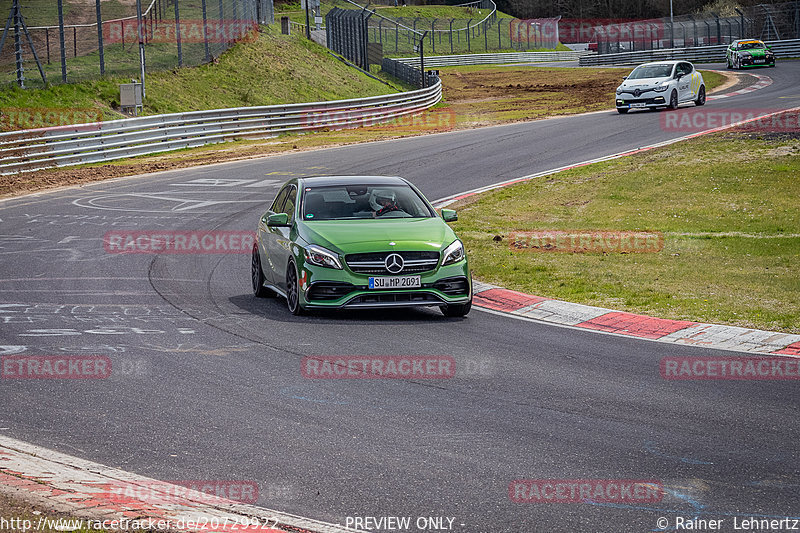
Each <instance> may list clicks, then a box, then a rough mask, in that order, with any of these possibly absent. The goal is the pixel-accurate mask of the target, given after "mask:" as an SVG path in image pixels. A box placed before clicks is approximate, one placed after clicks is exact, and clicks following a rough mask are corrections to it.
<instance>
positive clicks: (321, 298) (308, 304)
mask: <svg viewBox="0 0 800 533" xmlns="http://www.w3.org/2000/svg"><path fill="white" fill-rule="evenodd" d="M303 270H304V271H305V283H301V287H300V303H301V305H302V306H303V307H304V308H306V309H342V308H391V307H419V306H444V305H451V304H465V303H467V302H469V301H470V300H471V299H472V278H471V276H470V274H469V265H468V263H467V260H464V261H460V262H459V263H456V264H454V265H448V266H445V267H438V268H436V269H435V270H431V271H429V272H422V273H420V274H411V275H415V276H416V275H418V276H420V283H421V285H422V286H421V287H420V288H414V289H370V288H369V278H370V276H369V275H367V274H357V273H354V272H351V271H349V270H348V269H347V267H345V269H343V270H335V269H331V268H324V267H318V266H315V265H309V264H305V265H304V266H303ZM401 275H402V274H401ZM300 278H301V280H303V278H304V275H303V274H302V273H301V275H300Z"/></svg>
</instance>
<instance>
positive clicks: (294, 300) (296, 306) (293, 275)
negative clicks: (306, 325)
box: [286, 261, 305, 316]
mask: <svg viewBox="0 0 800 533" xmlns="http://www.w3.org/2000/svg"><path fill="white" fill-rule="evenodd" d="M286 306H287V307H288V308H289V312H290V313H292V314H293V315H295V316H300V315H302V314H304V312H305V309H303V306H301V305H300V285H299V284H298V282H297V268H296V267H295V266H294V262H293V261H292V262H290V263H289V266H288V267H286Z"/></svg>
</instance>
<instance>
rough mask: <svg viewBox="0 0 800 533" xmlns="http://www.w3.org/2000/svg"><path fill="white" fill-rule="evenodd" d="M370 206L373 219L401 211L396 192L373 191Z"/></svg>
mask: <svg viewBox="0 0 800 533" xmlns="http://www.w3.org/2000/svg"><path fill="white" fill-rule="evenodd" d="M369 205H370V206H371V207H372V216H373V218H378V217H379V216H381V215H385V214H386V213H389V212H391V211H400V210H401V209H400V207H399V206H398V205H397V201H396V197H395V194H394V191H388V190H385V189H384V190H381V189H375V190H373V191H372V195H371V198H370V199H369Z"/></svg>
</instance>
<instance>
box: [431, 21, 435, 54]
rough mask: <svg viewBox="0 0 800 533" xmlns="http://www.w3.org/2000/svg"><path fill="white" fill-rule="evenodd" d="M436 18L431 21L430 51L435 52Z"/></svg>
mask: <svg viewBox="0 0 800 533" xmlns="http://www.w3.org/2000/svg"><path fill="white" fill-rule="evenodd" d="M435 29H436V19H433V20H432V21H431V53H433V54H435V53H436V32H435Z"/></svg>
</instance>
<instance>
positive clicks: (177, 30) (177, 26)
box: [172, 0, 183, 67]
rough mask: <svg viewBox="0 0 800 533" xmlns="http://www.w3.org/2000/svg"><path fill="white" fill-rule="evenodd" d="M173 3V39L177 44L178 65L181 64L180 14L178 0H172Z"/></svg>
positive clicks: (180, 65)
mask: <svg viewBox="0 0 800 533" xmlns="http://www.w3.org/2000/svg"><path fill="white" fill-rule="evenodd" d="M172 1H173V2H174V3H175V41H176V43H177V45H178V66H179V67H182V66H183V50H182V48H181V14H180V11H179V9H178V0H172Z"/></svg>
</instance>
